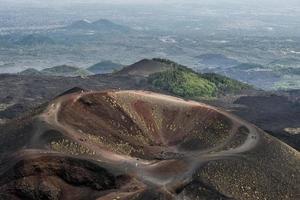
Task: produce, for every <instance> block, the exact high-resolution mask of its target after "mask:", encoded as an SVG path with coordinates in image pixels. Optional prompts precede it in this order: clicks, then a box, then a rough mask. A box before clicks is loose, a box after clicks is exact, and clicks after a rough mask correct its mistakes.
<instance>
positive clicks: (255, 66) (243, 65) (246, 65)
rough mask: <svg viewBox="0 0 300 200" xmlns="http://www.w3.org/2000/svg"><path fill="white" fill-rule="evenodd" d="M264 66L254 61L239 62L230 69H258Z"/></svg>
mask: <svg viewBox="0 0 300 200" xmlns="http://www.w3.org/2000/svg"><path fill="white" fill-rule="evenodd" d="M264 68H265V67H264V66H263V65H260V64H256V63H241V64H239V65H237V66H234V67H232V68H231V69H235V70H255V69H256V70H259V69H264Z"/></svg>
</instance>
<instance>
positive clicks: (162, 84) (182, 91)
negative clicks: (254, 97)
mask: <svg viewBox="0 0 300 200" xmlns="http://www.w3.org/2000/svg"><path fill="white" fill-rule="evenodd" d="M155 60H156V61H160V62H164V63H165V64H169V65H172V67H173V68H172V69H170V70H167V71H162V72H158V73H154V74H152V75H150V76H149V78H148V81H149V83H150V84H152V85H153V86H154V87H155V88H157V89H161V90H165V91H168V92H170V93H173V94H175V95H178V96H181V97H186V98H194V97H216V96H218V95H223V94H226V93H237V92H240V91H241V90H244V89H249V88H251V86H249V85H247V84H244V83H241V82H239V81H236V80H233V79H230V78H228V77H225V76H222V75H218V74H213V73H209V74H200V73H197V72H195V71H193V70H191V69H189V68H187V67H185V66H182V65H179V64H177V63H174V62H172V61H169V60H163V59H155Z"/></svg>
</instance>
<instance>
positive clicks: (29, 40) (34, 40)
mask: <svg viewBox="0 0 300 200" xmlns="http://www.w3.org/2000/svg"><path fill="white" fill-rule="evenodd" d="M16 44H17V45H28V46H31V45H49V44H55V41H54V40H53V39H51V38H50V37H48V36H44V35H40V34H31V35H26V36H23V37H22V38H21V39H19V40H18V41H17V42H16Z"/></svg>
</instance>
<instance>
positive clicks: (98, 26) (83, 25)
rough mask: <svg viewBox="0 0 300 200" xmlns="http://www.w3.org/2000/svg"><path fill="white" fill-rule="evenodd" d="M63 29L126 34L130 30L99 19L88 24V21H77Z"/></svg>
mask: <svg viewBox="0 0 300 200" xmlns="http://www.w3.org/2000/svg"><path fill="white" fill-rule="evenodd" d="M65 29H71V30H89V31H103V32H107V31H108V32H110V31H120V32H128V31H130V28H129V27H127V26H123V25H119V24H116V23H114V22H112V21H109V20H107V19H100V20H98V21H95V22H90V21H88V20H79V21H75V22H73V23H72V24H71V25H69V26H67V27H65Z"/></svg>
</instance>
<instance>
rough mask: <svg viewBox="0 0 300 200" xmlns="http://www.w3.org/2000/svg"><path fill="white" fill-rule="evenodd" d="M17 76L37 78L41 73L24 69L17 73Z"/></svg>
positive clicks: (32, 69) (31, 69)
mask: <svg viewBox="0 0 300 200" xmlns="http://www.w3.org/2000/svg"><path fill="white" fill-rule="evenodd" d="M19 74H20V75H24V76H39V75H42V74H43V73H42V72H40V71H39V70H37V69H34V68H28V69H25V70H24V71H21V72H19Z"/></svg>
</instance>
